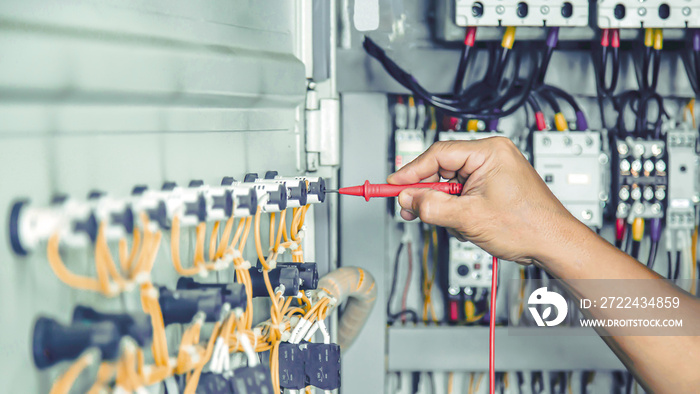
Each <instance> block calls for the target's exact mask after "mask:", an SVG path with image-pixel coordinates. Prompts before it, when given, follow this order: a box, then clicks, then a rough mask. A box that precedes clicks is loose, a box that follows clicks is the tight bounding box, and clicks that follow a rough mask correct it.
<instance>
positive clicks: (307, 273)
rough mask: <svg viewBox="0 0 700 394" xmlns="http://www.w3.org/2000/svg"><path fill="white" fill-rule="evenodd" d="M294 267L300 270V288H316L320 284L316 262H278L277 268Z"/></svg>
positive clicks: (304, 289) (303, 289)
mask: <svg viewBox="0 0 700 394" xmlns="http://www.w3.org/2000/svg"><path fill="white" fill-rule="evenodd" d="M284 267H292V268H296V269H297V270H298V271H299V281H300V282H299V290H302V291H306V290H315V289H316V287H317V286H318V267H317V266H316V263H277V268H284Z"/></svg>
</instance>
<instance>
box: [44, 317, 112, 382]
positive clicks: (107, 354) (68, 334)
mask: <svg viewBox="0 0 700 394" xmlns="http://www.w3.org/2000/svg"><path fill="white" fill-rule="evenodd" d="M121 338H122V335H121V334H120V332H119V328H118V327H117V326H116V325H115V324H114V323H112V322H109V321H103V322H99V323H87V324H86V323H83V322H80V323H72V324H71V325H63V324H61V323H59V322H57V321H56V320H54V319H51V318H47V317H40V318H39V319H37V321H36V323H35V324H34V333H33V336H32V353H33V355H34V365H36V367H37V368H39V369H45V368H48V367H50V366H52V365H54V364H56V363H59V362H61V361H64V360H73V359H75V358H77V357H78V356H80V354H82V353H83V352H84V351H85V350H87V349H89V348H93V347H94V348H97V349H99V350H100V352H101V354H102V359H103V360H114V359H116V358H117V356H118V355H119V342H120V341H121Z"/></svg>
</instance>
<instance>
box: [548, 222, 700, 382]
mask: <svg viewBox="0 0 700 394" xmlns="http://www.w3.org/2000/svg"><path fill="white" fill-rule="evenodd" d="M559 230H560V232H561V234H560V237H558V238H560V239H558V241H559V242H556V243H547V242H546V241H543V247H542V248H541V253H540V254H538V255H537V256H535V259H536V261H537V263H536V264H538V265H540V266H541V267H543V268H544V269H546V270H547V271H549V272H550V273H551V274H552V275H554V276H555V277H557V278H559V279H561V280H562V281H563V282H564V283H565V285H566V286H567V287H568V288H569V290H570V292H571V293H572V294H573V295H574V296H575V297H577V298H579V299H581V298H586V299H599V298H600V297H601V296H609V295H611V294H614V295H615V296H619V295H620V293H621V292H625V291H627V289H624V287H626V286H621V287H620V288H615V289H610V290H609V291H610V292H609V293H607V294H598V293H600V292H601V291H600V288H597V287H596V286H586V285H585V283H586V280H596V279H597V280H604V279H605V280H607V279H620V280H622V279H625V280H627V279H650V280H652V279H657V281H649V282H646V283H653V286H654V289H653V294H654V296H661V297H678V298H679V299H680V304H681V305H682V306H683V311H682V313H683V315H682V316H683V324H684V326H688V327H697V326H698V325H700V319H699V317H700V303H699V302H698V300H697V299H696V298H695V297H692V296H690V295H689V294H688V293H686V292H684V291H682V290H681V289H679V288H678V287H676V286H674V285H672V284H671V283H669V282H667V281H663V280H662V277H661V276H659V275H658V274H656V273H655V272H653V271H651V270H649V269H648V268H647V267H646V266H644V265H643V264H640V263H639V262H638V261H636V260H635V259H633V258H632V257H630V256H628V255H627V254H625V253H623V252H621V251H620V250H618V249H617V248H615V247H614V246H613V245H611V244H609V243H608V242H607V241H605V240H604V239H602V238H601V237H599V236H598V235H596V234H595V233H594V232H592V231H591V230H589V229H588V228H586V227H585V226H584V225H582V224H581V223H579V222H575V221H571V222H569V221H566V222H565V223H563V224H561V225H560V226H559ZM626 283H630V282H626ZM640 283H644V281H640ZM637 295H639V293H637ZM619 312H620V310H615V309H600V308H592V309H591V310H589V311H586V313H587V314H589V315H590V316H589V317H591V318H594V319H607V318H616V317H619V316H614V314H616V313H619ZM647 312H648V311H647ZM623 313H629V312H628V311H623ZM658 313H663V311H659V312H658ZM603 339H604V340H605V341H606V343H607V344H608V346H610V348H611V349H612V350H613V351H614V352H615V353H616V354H617V355H618V357H619V358H620V359H621V360H622V362H623V363H624V364H625V365H626V366H627V367H628V368H629V370H630V371H632V372H633V373H634V375H635V376H636V378H637V380H638V381H639V382H640V383H641V384H642V385H643V386H644V387H645V389H647V390H648V391H650V392H668V391H673V392H694V390H696V389H697V387H700V375H698V374H697V372H696V369H697V366H698V365H700V337H696V336H673V337H671V336H603Z"/></svg>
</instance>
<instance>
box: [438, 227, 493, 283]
mask: <svg viewBox="0 0 700 394" xmlns="http://www.w3.org/2000/svg"><path fill="white" fill-rule="evenodd" d="M447 272H448V278H449V279H448V285H449V289H448V292H449V293H450V294H452V293H454V294H452V295H457V294H459V291H460V290H461V289H466V288H472V287H477V288H487V287H489V285H490V284H491V255H489V254H488V253H486V252H484V251H483V250H482V249H481V248H479V247H478V246H476V245H474V244H473V243H471V242H460V241H459V240H458V239H457V238H453V237H450V260H449V264H448V271H447Z"/></svg>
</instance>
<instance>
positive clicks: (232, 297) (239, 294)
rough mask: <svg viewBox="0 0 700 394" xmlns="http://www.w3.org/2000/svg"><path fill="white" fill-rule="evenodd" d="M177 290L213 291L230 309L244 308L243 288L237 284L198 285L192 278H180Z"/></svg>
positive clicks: (245, 298) (244, 295)
mask: <svg viewBox="0 0 700 394" xmlns="http://www.w3.org/2000/svg"><path fill="white" fill-rule="evenodd" d="M177 289H178V290H200V289H215V290H218V291H219V292H220V293H221V297H222V298H223V302H224V303H228V304H229V305H231V308H232V309H233V308H243V309H245V307H246V300H247V297H246V294H245V287H244V286H243V285H241V284H239V283H200V282H196V281H195V280H194V279H192V278H185V277H182V278H180V279H178V281H177Z"/></svg>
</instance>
